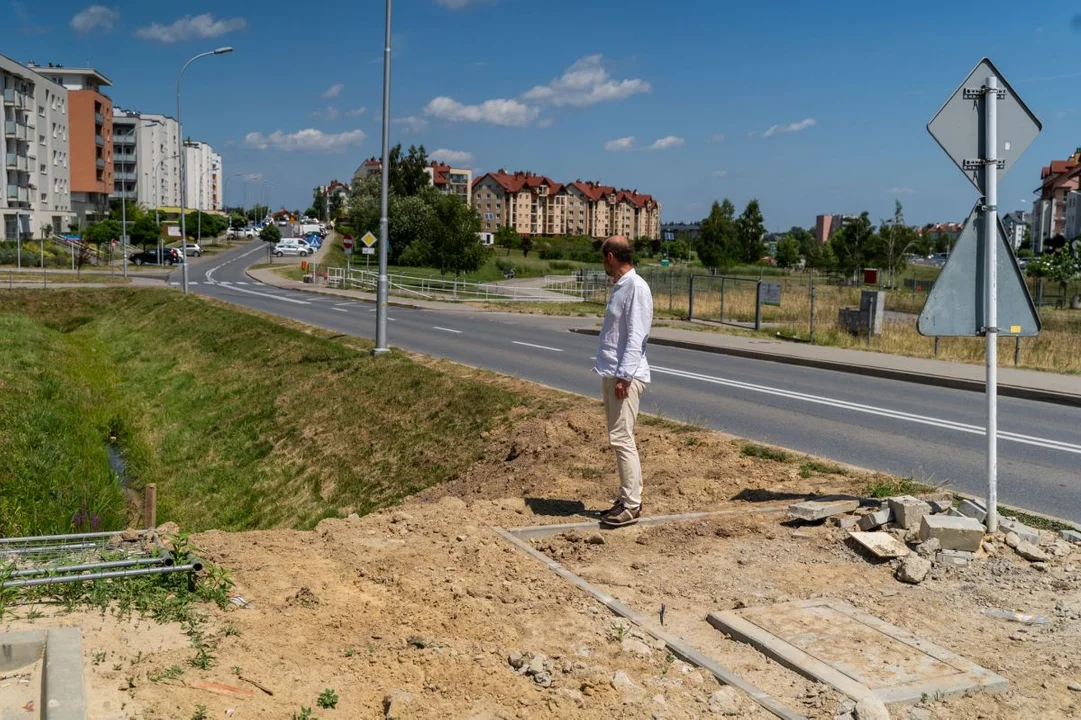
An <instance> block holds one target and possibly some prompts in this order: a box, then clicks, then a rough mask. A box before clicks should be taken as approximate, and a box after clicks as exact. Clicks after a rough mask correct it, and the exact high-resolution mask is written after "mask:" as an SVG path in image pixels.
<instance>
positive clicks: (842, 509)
mask: <svg viewBox="0 0 1081 720" xmlns="http://www.w3.org/2000/svg"><path fill="white" fill-rule="evenodd" d="M859 506H860V501H859V500H858V499H857V498H852V497H827V498H820V499H818V500H805V501H804V502H799V503H796V504H794V505H790V506H789V508H788V514H789V515H790V516H791V517H793V518H796V519H797V520H805V521H807V522H814V521H815V520H825V519H826V518H828V517H830V516H832V515H844V514H845V513H850V512H852V511H853V510H855V509H856V508H858V507H859Z"/></svg>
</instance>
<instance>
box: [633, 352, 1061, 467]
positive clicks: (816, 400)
mask: <svg viewBox="0 0 1081 720" xmlns="http://www.w3.org/2000/svg"><path fill="white" fill-rule="evenodd" d="M650 369H651V370H652V371H654V372H658V373H661V374H662V375H672V376H674V377H681V378H686V379H688V380H700V381H702V382H706V383H710V384H713V385H724V386H726V387H732V388H738V389H740V390H751V391H753V392H760V393H764V394H766V395H776V396H778V397H785V398H789V399H791V400H801V401H803V402H807V403H812V404H815V405H827V406H829V407H835V408H838V409H841V410H850V411H852V412H859V413H865V414H867V415H878V416H879V417H886V418H890V419H893V420H904V421H906V422H912V423H917V424H920V425H931V426H933V427H939V428H943V429H946V430H955V431H957V432H963V433H969V434H971V435H986V434H987V430H986V428H984V427H981V426H979V425H970V424H968V423H961V422H956V421H954V420H945V419H943V418H936V417H930V416H927V415H916V414H914V413H906V412H902V411H900V410H889V409H887V408H879V407H872V406H870V405H862V404H860V403H854V402H848V401H847V400H836V399H834V398H828V397H823V396H821V395H810V394H807V393H801V392H796V391H794V390H781V389H779V388H772V387H768V386H766V385H755V384H753V383H745V382H740V381H738V380H728V379H726V378H720V377H714V376H712V375H702V374H699V373H693V372H686V371H684V370H674V369H672V368H666V367H658V366H656V365H653V366H651V367H650ZM998 436H999V438H1000V439H1002V440H1009V441H1011V442H1016V443H1021V444H1024V445H1035V446H1037V447H1043V448H1048V449H1050V450H1061V451H1063V452H1068V453H1073V454H1075V455H1081V445H1077V444H1074V443H1068V442H1063V441H1061V440H1051V439H1049V438H1041V437H1034V436H1032V435H1022V434H1020V433H1013V432H1007V431H1004V430H999V432H998Z"/></svg>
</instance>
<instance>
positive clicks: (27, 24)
mask: <svg viewBox="0 0 1081 720" xmlns="http://www.w3.org/2000/svg"><path fill="white" fill-rule="evenodd" d="M0 2H2V5H0V25H2V26H3V27H5V28H9V29H10V30H9V32H6V33H5V34H4V41H3V42H2V43H0V53H3V54H5V55H8V56H9V57H12V58H14V59H16V60H19V61H21V62H25V61H27V60H31V59H32V60H34V61H36V62H39V63H45V62H60V63H63V64H65V65H68V66H74V65H85V64H86V63H87V62H89V63H90V64H91V65H92V66H94V67H95V68H97V69H98V70H100V71H101V72H103V73H105V74H106V75H107V76H108V77H110V78H111V79H112V80H113V83H114V87H113V88H112V90H111V95H112V98H113V100H114V102H115V103H116V104H117V105H119V106H122V107H126V108H132V109H138V110H141V111H144V112H163V113H166V114H175V82H176V80H175V79H176V74H177V72H178V70H179V68H180V67H181V66H182V65H183V63H184V62H185V61H186V60H187V59H188V58H189V57H191V56H192V55H194V54H196V53H198V52H202V51H205V50H209V49H213V48H215V47H218V46H221V45H232V46H234V47H235V49H236V50H235V52H234V53H232V54H231V55H226V56H222V57H211V58H206V59H203V60H200V61H199V62H197V63H196V64H194V65H193V66H192V67H191V68H190V69H189V70H188V73H187V74H186V75H185V78H184V94H183V99H184V106H183V109H184V117H183V120H184V128H185V134H187V135H190V136H191V137H193V138H198V139H202V140H205V141H207V142H210V143H211V144H213V145H214V146H215V148H217V149H218V150H219V152H221V153H222V155H223V157H224V164H225V172H226V175H227V176H229V175H233V174H235V173H246V174H252V175H253V176H259V177H262V178H264V179H265V180H267V181H269V182H270V183H272V186H270V187H269V189H268V190H264V189H262V188H265V187H267V186H265V185H261V184H259V183H258V182H246V181H245V179H244V178H235V179H233V180H231V181H230V182H229V183H228V185H227V187H226V191H227V193H226V200H227V202H229V203H239V202H243V201H244V200H245V199H246V200H247V201H248V202H251V201H253V200H255V199H259V198H262V197H265V196H266V194H267V193H269V197H270V200H271V203H272V204H273V205H275V206H277V205H281V204H285V205H286V206H287V207H290V208H293V207H299V208H301V209H303V208H305V207H307V205H308V204H309V203H310V199H311V189H312V187H313V186H314V185H316V184H320V183H325V182H327V181H329V180H330V179H332V178H340V179H342V180H348V179H349V178H350V177H351V175H352V172H353V170H354V169H355V168H356V167H357V165H358V164H359V163H360V162H361V161H362V160H363V159H364V158H365V157H368V156H370V155H373V154H378V153H379V144H380V124H379V120H380V113H381V109H380V102H381V86H382V65H381V56H382V42H383V2H382V0H352V1H350V2H341V1H340V0H336V1H334V2H325V1H323V0H309V1H308V2H306V3H303V4H297V3H285V2H280V0H260V1H258V2H256V1H255V0H247V1H237V2H227V1H225V0H219V1H218V2H185V3H171V4H170V3H149V2H124V1H120V0H117V1H116V2H114V3H112V4H109V5H90V4H89V3H87V2H86V0H83V1H82V2H70V1H69V0H53V2H50V3H47V4H46V3H36V2H29V0H23V1H22V2H20V1H19V0H15V1H13V2H11V1H9V0H0ZM1031 10H1032V7H1031V6H1030V4H1029V3H1022V2H1005V1H1003V0H981V1H980V2H976V1H970V0H949V2H943V1H942V0H936V1H935V2H926V1H924V0H912V1H910V2H908V3H877V2H876V3H869V2H864V1H856V0H834V1H832V2H829V1H827V2H821V3H809V2H805V1H796V0H762V1H761V2H756V3H736V2H727V1H717V0H713V1H711V2H703V1H702V0H669V2H666V3H656V2H647V1H646V0H622V1H621V2H619V3H604V2H586V3H583V2H577V1H572V0H549V1H548V2H543V3H534V2H526V1H524V0H397V1H396V3H395V11H394V66H393V71H394V77H393V85H392V99H391V111H392V116H393V118H394V123H393V127H392V134H391V142H392V143H394V142H401V143H403V144H405V145H408V144H410V143H418V144H419V143H423V144H424V145H425V146H426V147H427V149H428V150H429V152H431V151H435V150H443V151H445V153H444V156H445V157H448V158H450V159H452V160H456V161H457V162H460V163H462V164H464V165H467V166H471V167H473V168H475V169H479V170H481V171H487V170H495V169H498V168H500V167H503V168H506V169H507V170H514V169H529V170H533V171H535V172H538V173H541V174H545V175H549V176H551V177H553V178H554V179H556V180H559V181H563V182H567V181H571V180H575V179H578V178H581V179H592V180H599V181H602V182H604V183H607V184H612V185H616V186H619V187H627V188H631V189H638V190H639V191H641V192H649V193H652V194H653V195H654V196H656V197H657V198H658V199H659V200H660V201H661V203H662V204H663V216H664V219H665V220H666V221H667V220H692V219H698V218H700V217H702V216H703V215H704V214H705V213H706V212H707V211H708V208H709V205H710V203H711V202H712V201H713V200H714V199H719V198H722V197H726V196H727V197H730V198H731V199H732V200H733V202H735V203H736V205H737V207H740V208H741V207H742V206H743V204H745V203H746V202H747V200H749V199H750V198H752V197H757V198H758V199H759V201H760V202H761V204H762V209H763V212H764V215H765V219H766V224H767V227H769V228H770V229H771V230H780V229H785V228H787V227H789V226H791V225H793V224H799V225H803V226H810V225H813V223H814V216H815V215H816V214H818V213H855V212H859V211H861V210H868V211H870V212H871V216H872V218H875V219H876V220H877V219H878V218H881V217H886V216H888V215H892V211H893V199H894V198H895V197H896V198H898V199H900V200H901V201H902V202H903V203H904V205H905V210H906V218H907V220H908V221H909V222H910V223H924V222H932V221H936V222H937V221H946V220H963V219H964V217H965V216H966V215H967V214H968V211H969V209H970V208H971V205H972V203H973V202H974V200H975V191H974V190H973V188H972V187H971V185H970V184H969V183H968V182H967V181H966V180H965V179H964V178H963V177H962V176H961V174H960V172H959V171H958V170H957V169H956V168H955V167H954V166H953V165H952V163H951V162H950V160H949V159H948V158H947V157H946V155H945V154H944V153H943V152H942V151H941V150H940V149H939V148H938V146H937V145H936V144H935V143H934V141H933V140H932V139H931V137H930V136H929V135H928V134H927V132H926V129H925V126H926V124H927V122H928V121H929V120H930V119H931V117H932V116H933V115H934V113H935V112H936V111H937V110H938V108H939V107H940V106H941V104H942V103H943V102H944V101H945V99H946V98H947V96H948V95H949V94H950V93H951V92H952V91H953V90H954V89H955V88H956V86H957V85H958V84H959V83H960V82H961V80H962V79H963V78H964V77H965V76H966V75H967V73H968V72H969V70H971V68H972V67H973V65H975V63H976V62H977V61H978V60H979V59H980V58H981V57H983V56H985V55H987V56H990V57H991V58H992V60H993V61H994V62H995V63H996V64H997V66H998V67H999V69H1000V70H1001V71H1002V72H1003V74H1004V75H1005V76H1006V78H1007V79H1008V80H1009V81H1010V82H1011V83H1012V84H1013V86H1014V88H1015V89H1016V90H1017V91H1018V92H1019V93H1020V94H1021V96H1022V97H1023V98H1024V99H1025V101H1026V102H1027V103H1028V105H1029V106H1030V107H1031V108H1032V109H1033V111H1034V112H1035V113H1036V114H1037V115H1038V116H1039V117H1040V119H1041V120H1042V121H1043V124H1044V131H1043V133H1042V134H1041V135H1040V137H1039V138H1037V139H1036V141H1035V142H1034V143H1033V144H1032V146H1031V147H1030V148H1029V150H1028V152H1027V153H1026V154H1025V155H1024V156H1023V157H1022V158H1021V160H1020V161H1019V162H1018V164H1017V165H1016V166H1015V167H1014V168H1013V169H1012V170H1011V172H1010V173H1009V175H1007V176H1006V177H1005V179H1004V180H1003V182H1002V183H1001V185H1000V191H999V204H1000V207H1003V208H1005V209H1015V208H1019V207H1022V201H1023V200H1024V201H1025V204H1026V205H1027V203H1028V202H1030V201H1031V198H1032V190H1033V188H1035V187H1036V186H1037V185H1038V184H1039V171H1040V167H1041V166H1042V165H1044V164H1046V163H1047V162H1048V161H1049V160H1051V159H1059V158H1063V157H1066V156H1067V155H1068V154H1069V153H1071V152H1073V150H1074V149H1075V147H1077V146H1081V132H1079V130H1081V99H1079V98H1078V95H1077V93H1076V92H1075V90H1076V88H1077V87H1078V83H1079V82H1081V55H1079V54H1078V52H1077V50H1076V47H1077V43H1078V41H1079V40H1081V32H1079V31H1078V30H1076V29H1075V23H1074V15H1076V14H1077V13H1078V12H1081V8H1073V7H1072V4H1071V3H1045V4H1043V5H1041V10H1040V12H1032V11H1031ZM986 18H990V19H991V20H990V21H987V20H985V19H986ZM980 27H983V28H985V30H984V31H982V32H980V31H978V30H977V29H978V28H980Z"/></svg>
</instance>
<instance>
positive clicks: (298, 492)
mask: <svg viewBox="0 0 1081 720" xmlns="http://www.w3.org/2000/svg"><path fill="white" fill-rule="evenodd" d="M0 333H2V335H3V337H4V338H5V341H6V342H5V352H4V353H3V354H0V387H2V392H0V427H3V428H5V432H4V433H2V434H0V477H2V478H4V483H3V484H2V485H0V523H3V527H2V529H3V531H4V534H16V533H20V532H21V533H25V534H38V533H45V532H53V531H57V532H59V531H64V530H70V529H71V518H72V517H73V516H74V515H75V514H76V513H78V512H79V511H80V509H83V508H85V509H86V510H87V511H88V512H89V513H92V514H94V515H96V516H99V517H100V518H101V522H102V524H103V525H104V526H105V527H107V528H109V527H121V526H123V525H124V524H125V518H124V508H123V496H122V494H121V491H120V489H119V488H118V487H117V485H116V482H115V480H114V478H113V475H112V473H111V471H110V470H109V466H108V463H107V460H106V451H105V445H106V442H107V440H108V437H109V434H110V432H114V433H116V435H117V442H118V444H119V445H120V447H121V448H122V449H123V451H124V453H125V454H126V457H127V462H128V466H127V469H128V479H129V483H130V485H131V486H133V487H134V488H136V489H139V488H141V487H142V486H143V485H144V484H146V483H149V482H154V483H156V484H157V488H158V520H159V522H164V521H166V520H173V521H176V522H178V523H180V525H181V526H182V527H185V528H187V529H190V530H193V531H198V530H205V529H208V528H220V529H226V530H241V529H251V528H269V527H283V526H285V527H297V528H310V527H312V526H314V524H315V523H317V522H318V521H319V520H321V519H322V518H324V517H335V516H340V515H342V514H344V513H347V512H349V511H352V510H355V511H357V512H359V513H366V512H369V511H371V510H373V509H376V508H379V507H383V506H386V505H389V504H392V503H394V502H396V501H397V500H399V499H400V498H402V497H403V496H406V495H409V494H411V493H414V492H417V491H419V490H421V489H423V488H425V487H428V486H431V485H434V484H436V483H439V482H442V481H444V480H447V479H450V478H452V477H454V476H456V475H457V474H458V473H460V472H462V471H464V470H465V469H467V468H468V467H470V466H471V465H472V464H473V463H474V462H475V461H476V460H477V459H479V458H480V456H481V453H482V450H483V446H482V442H483V441H482V440H481V438H480V434H481V432H483V431H484V430H487V429H490V428H491V427H493V426H494V425H495V424H497V423H499V422H502V421H503V419H504V418H506V416H507V413H508V411H509V409H510V408H511V407H512V406H513V405H515V403H516V399H515V397H514V396H513V395H512V394H511V393H509V392H507V391H505V390H503V389H500V388H497V387H494V386H491V385H487V384H484V383H482V382H480V381H476V380H469V379H462V378H458V377H452V376H450V375H447V374H444V373H441V372H439V371H438V370H435V369H432V368H429V367H426V366H422V365H420V364H417V363H415V362H413V361H411V360H409V359H408V358H407V357H406V356H405V355H403V354H400V353H397V352H393V353H390V354H388V355H384V356H381V357H379V358H374V357H373V356H371V354H370V352H368V351H367V350H368V348H369V347H370V346H369V345H367V344H366V343H364V342H362V341H356V340H353V339H341V338H338V339H333V340H332V339H327V338H326V337H322V336H317V335H314V334H309V333H307V332H304V331H302V330H301V329H297V328H293V327H288V326H286V325H284V324H280V323H278V322H273V321H271V320H268V319H264V318H262V317H257V316H254V315H252V314H248V313H244V312H241V311H238V310H232V309H228V308H226V307H224V306H221V305H217V304H215V303H213V302H211V301H207V300H202V299H198V298H196V297H194V296H188V297H184V296H182V295H178V294H176V293H172V292H169V291H164V290H152V289H129V288H123V289H92V290H80V291H77V292H76V291H64V290H59V291H56V292H55V293H49V294H47V295H46V294H44V293H39V292H34V291H22V292H20V291H14V292H11V293H4V294H2V295H0ZM321 335H329V333H321Z"/></svg>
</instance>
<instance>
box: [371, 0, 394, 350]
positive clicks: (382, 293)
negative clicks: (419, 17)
mask: <svg viewBox="0 0 1081 720" xmlns="http://www.w3.org/2000/svg"><path fill="white" fill-rule="evenodd" d="M386 3H387V4H386V31H385V35H386V37H385V38H384V46H383V168H382V180H381V183H380V184H381V188H380V192H379V280H378V285H377V286H376V306H375V312H376V314H375V350H374V352H375V354H376V355H382V354H383V353H385V352H387V351H388V348H387V242H388V235H389V233H388V222H387V187H388V184H389V180H390V175H389V173H390V141H389V133H390V11H391V0H386Z"/></svg>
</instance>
